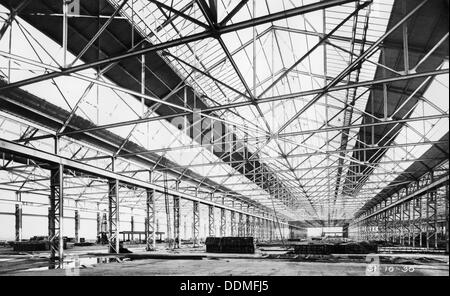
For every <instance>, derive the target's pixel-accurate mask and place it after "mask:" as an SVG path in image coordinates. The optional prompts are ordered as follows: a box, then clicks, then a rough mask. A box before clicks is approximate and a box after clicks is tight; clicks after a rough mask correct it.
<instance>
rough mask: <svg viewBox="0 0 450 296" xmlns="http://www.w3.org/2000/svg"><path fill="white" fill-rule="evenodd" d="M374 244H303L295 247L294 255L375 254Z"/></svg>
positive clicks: (375, 247) (375, 246)
mask: <svg viewBox="0 0 450 296" xmlns="http://www.w3.org/2000/svg"><path fill="white" fill-rule="evenodd" d="M377 249H378V248H377V245H376V244H368V243H341V244H304V245H295V246H294V253H296V254H308V255H330V254H370V253H377Z"/></svg>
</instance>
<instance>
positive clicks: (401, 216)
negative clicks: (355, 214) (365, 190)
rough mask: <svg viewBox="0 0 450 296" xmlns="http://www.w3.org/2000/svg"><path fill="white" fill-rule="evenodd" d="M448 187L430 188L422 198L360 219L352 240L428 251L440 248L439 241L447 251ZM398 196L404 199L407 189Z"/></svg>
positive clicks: (387, 203) (380, 207) (384, 205)
mask: <svg viewBox="0 0 450 296" xmlns="http://www.w3.org/2000/svg"><path fill="white" fill-rule="evenodd" d="M431 179H432V177H431ZM431 181H432V180H431ZM431 181H430V183H431ZM448 187H449V185H448V184H445V185H442V186H441V187H438V188H432V189H430V190H428V191H427V192H425V193H423V194H422V195H419V196H415V197H413V198H411V199H408V200H405V201H404V202H402V203H398V204H397V205H395V206H393V207H390V208H388V209H386V210H384V211H381V212H378V213H377V214H375V215H372V216H370V217H369V218H367V219H363V220H362V221H360V222H358V223H356V224H355V225H354V227H353V228H354V230H353V232H354V237H355V238H356V239H357V240H365V241H371V240H378V241H385V242H391V243H394V244H396V245H399V246H410V247H425V248H429V249H437V248H443V244H442V245H439V242H442V243H444V242H445V245H446V247H445V248H446V249H447V251H448V248H449V246H448V245H449V243H448V242H449V234H448V228H449V226H448V196H449V189H448ZM418 188H419V186H416V187H414V189H416V190H417V189H418ZM401 194H402V195H403V196H407V194H408V190H406V191H405V192H401ZM395 198H396V200H401V197H400V196H394V199H395ZM396 200H392V198H391V199H388V200H387V201H384V202H383V204H382V205H379V206H378V207H375V208H374V211H378V210H379V209H382V208H384V207H387V206H388V205H389V204H390V203H392V202H394V201H396ZM444 207H445V208H444ZM439 209H440V210H439ZM369 214H370V213H369Z"/></svg>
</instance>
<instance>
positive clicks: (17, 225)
mask: <svg viewBox="0 0 450 296" xmlns="http://www.w3.org/2000/svg"><path fill="white" fill-rule="evenodd" d="M16 201H17V202H18V203H17V204H16V210H15V213H14V215H15V218H16V219H15V234H16V235H15V241H16V242H20V241H21V240H22V194H21V192H20V191H17V192H16Z"/></svg>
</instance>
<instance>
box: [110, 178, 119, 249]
mask: <svg viewBox="0 0 450 296" xmlns="http://www.w3.org/2000/svg"><path fill="white" fill-rule="evenodd" d="M108 186H109V190H108V215H109V216H108V220H109V232H108V244H109V252H110V253H116V254H119V252H120V236H119V232H120V225H119V180H108Z"/></svg>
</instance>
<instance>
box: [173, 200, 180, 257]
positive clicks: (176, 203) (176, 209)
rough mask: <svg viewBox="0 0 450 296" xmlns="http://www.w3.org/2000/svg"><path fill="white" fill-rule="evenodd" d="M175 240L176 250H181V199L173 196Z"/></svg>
mask: <svg viewBox="0 0 450 296" xmlns="http://www.w3.org/2000/svg"><path fill="white" fill-rule="evenodd" d="M173 238H174V245H173V246H174V248H175V249H179V248H180V197H179V196H175V195H174V196H173Z"/></svg>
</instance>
